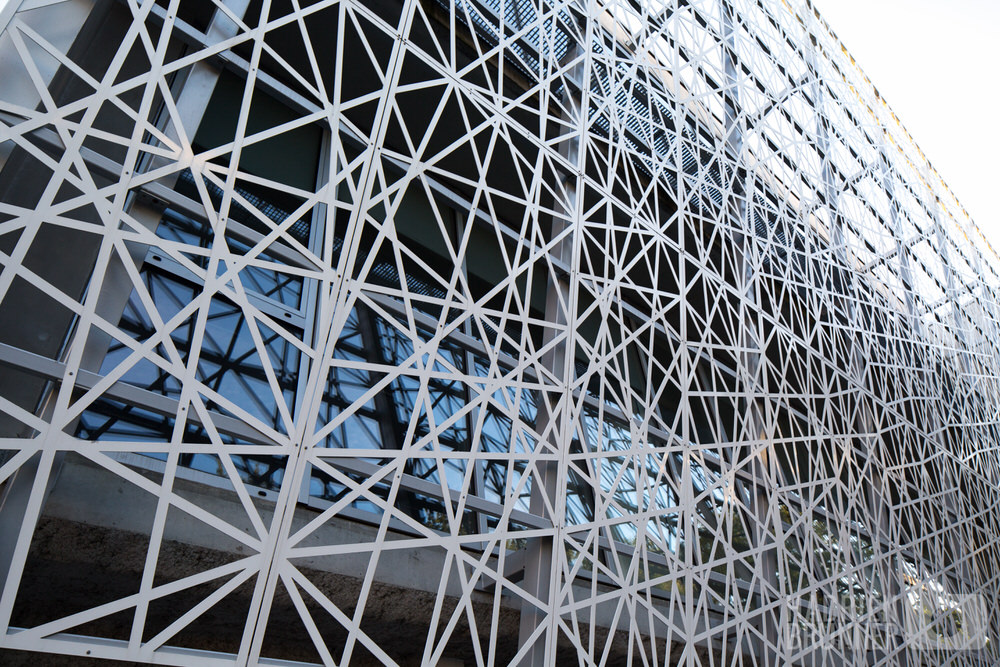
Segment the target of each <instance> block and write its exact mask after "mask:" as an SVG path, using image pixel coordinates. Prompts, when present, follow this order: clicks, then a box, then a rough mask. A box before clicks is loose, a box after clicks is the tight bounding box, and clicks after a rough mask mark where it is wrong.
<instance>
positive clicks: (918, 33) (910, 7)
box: [0, 0, 1000, 251]
mask: <svg viewBox="0 0 1000 667" xmlns="http://www.w3.org/2000/svg"><path fill="white" fill-rule="evenodd" d="M7 1H8V0H0V9H3V7H4V5H6V4H7ZM813 2H814V4H815V6H816V7H817V9H819V11H820V13H821V14H822V15H823V16H824V17H825V18H826V20H827V22H828V23H829V24H830V26H831V27H832V28H833V31H834V32H835V33H837V36H838V37H840V39H841V41H842V42H843V43H844V44H845V46H847V49H848V50H849V51H850V52H851V53H852V54H853V55H854V57H855V58H856V60H857V61H858V62H859V63H860V64H861V67H862V69H863V70H864V71H865V73H866V74H867V75H868V77H869V78H870V79H871V80H872V82H874V84H875V86H876V87H877V88H878V90H879V92H880V93H881V94H882V96H883V97H884V98H885V99H886V100H887V101H888V102H889V105H890V106H892V108H893V109H894V110H895V112H896V114H897V115H898V116H899V118H900V120H902V122H903V124H904V125H905V126H906V127H907V129H908V130H909V131H910V134H911V135H912V136H913V138H914V139H915V140H916V142H917V144H918V145H919V146H920V147H921V149H922V150H923V151H924V154H925V155H926V156H927V157H928V159H929V160H930V161H931V164H933V165H934V167H935V169H937V170H938V172H939V173H940V174H941V176H942V177H943V178H944V180H945V182H946V183H948V184H949V186H950V187H951V189H952V191H954V192H955V194H956V195H957V196H958V199H959V201H961V202H962V204H963V205H964V206H965V208H966V210H967V211H968V212H969V214H970V215H971V216H972V219H973V220H974V221H975V222H976V224H977V225H979V227H980V228H981V229H982V230H983V231H984V233H985V234H986V236H987V238H989V239H990V242H991V243H992V244H993V247H994V248H995V249H997V250H998V251H1000V212H998V208H997V206H996V204H995V202H994V200H995V199H996V198H997V195H998V192H1000V187H998V181H1000V168H998V167H997V166H996V165H997V164H998V161H1000V127H998V125H1000V123H998V122H997V120H998V119H997V108H998V105H1000V55H998V54H1000V50H998V48H1000V0H813Z"/></svg>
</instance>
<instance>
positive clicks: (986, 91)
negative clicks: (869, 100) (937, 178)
mask: <svg viewBox="0 0 1000 667" xmlns="http://www.w3.org/2000/svg"><path fill="white" fill-rule="evenodd" d="M813 5H814V6H815V7H816V9H818V10H819V13H820V14H821V15H822V16H823V17H824V18H825V19H826V21H827V23H829V24H830V27H831V28H832V29H833V32H834V33H836V34H837V36H838V37H839V38H840V41H841V42H843V44H844V46H846V47H847V50H848V51H850V52H851V54H852V55H853V56H854V59H855V60H856V61H857V62H858V64H860V65H861V69H862V70H864V72H865V74H866V75H868V78H869V79H871V81H872V83H873V84H874V85H875V87H876V88H877V89H878V91H879V93H880V94H881V95H882V97H884V98H885V100H886V102H888V104H889V106H890V107H892V109H893V111H895V112H896V115H897V116H898V117H899V119H900V121H902V123H903V125H904V126H905V127H906V129H907V130H908V131H909V132H910V135H911V136H912V137H913V139H914V140H915V141H916V142H917V145H918V146H920V148H921V150H922V151H923V152H924V155H926V156H927V159H928V160H930V162H931V164H932V165H933V166H934V168H935V169H936V170H937V172H938V173H939V174H941V177H942V178H943V179H944V181H945V183H947V184H948V186H949V187H950V188H951V190H952V192H954V193H955V196H956V197H958V200H959V201H960V202H961V203H962V205H963V206H964V207H965V210H966V211H968V212H969V215H970V216H971V218H972V220H973V221H974V222H975V223H976V225H978V226H979V228H980V229H981V230H982V231H983V233H984V234H985V236H986V238H987V239H989V241H990V243H991V245H992V246H993V248H994V250H996V251H997V252H1000V208H998V207H997V205H996V203H995V200H996V199H997V196H998V194H1000V167H998V166H997V165H998V164H1000V126H998V123H997V121H998V120H1000V119H998V116H997V111H998V107H1000V51H998V49H997V47H998V43H1000V0H813Z"/></svg>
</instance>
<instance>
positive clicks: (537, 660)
mask: <svg viewBox="0 0 1000 667" xmlns="http://www.w3.org/2000/svg"><path fill="white" fill-rule="evenodd" d="M585 53H586V48H585V46H584V45H581V44H575V45H573V46H571V47H570V48H569V51H568V52H567V53H566V55H565V56H564V58H563V63H572V62H573V61H574V59H575V60H576V63H575V64H573V65H572V66H571V67H570V68H569V71H568V72H567V74H566V75H564V76H563V77H562V81H563V83H564V87H563V91H564V92H563V95H564V101H565V103H566V106H567V107H568V109H569V118H567V120H569V121H570V122H569V123H566V124H565V125H566V126H568V127H570V128H571V129H569V131H568V136H567V137H566V138H565V139H564V140H563V141H561V142H560V143H559V147H558V151H559V154H560V155H561V156H562V157H563V158H565V160H566V162H567V163H568V164H570V165H573V166H574V167H576V166H577V165H578V163H579V160H580V157H581V138H582V134H583V131H584V130H583V125H582V123H583V121H584V120H585V118H586V115H585V110H584V109H583V108H582V105H583V101H582V98H583V91H584V86H586V85H587V84H586V78H585V77H586V67H585V65H586V58H585V57H582V56H583V54H585ZM577 178H578V174H577V172H576V171H575V170H574V171H571V172H570V173H568V174H567V175H566V176H565V178H564V179H563V181H562V184H561V185H562V189H563V193H564V197H565V208H564V210H562V211H560V214H559V215H553V219H552V237H553V238H557V237H560V236H561V237H562V238H561V240H560V241H559V242H558V243H557V244H556V245H555V248H554V250H553V255H554V257H555V259H557V260H558V261H560V262H562V263H564V264H565V265H568V266H569V267H570V270H571V271H573V270H574V269H575V264H574V261H575V260H574V250H575V243H576V238H575V237H576V233H575V231H574V229H573V228H574V227H575V219H576V216H577V215H578V209H579V195H578V193H577ZM571 281H572V275H570V276H560V275H556V274H555V272H553V275H550V276H549V282H548V285H547V289H546V294H545V321H546V322H547V323H549V325H550V326H548V327H547V328H546V330H545V334H544V336H543V339H542V346H543V347H545V348H548V352H547V353H546V354H545V355H544V356H543V359H542V364H543V366H544V367H545V368H546V369H547V370H548V371H549V372H550V373H551V374H552V376H553V377H555V378H560V379H561V380H562V386H561V393H560V395H559V397H558V399H557V400H556V401H555V404H554V405H553V406H552V407H551V408H550V406H549V405H548V403H547V402H546V400H545V397H544V396H540V397H539V401H538V416H537V422H536V431H537V433H538V434H539V436H540V437H541V438H545V439H547V441H548V443H549V445H550V449H551V451H552V452H555V453H557V454H558V457H559V458H558V459H545V460H538V461H537V462H536V464H535V467H536V474H535V477H534V479H533V480H532V485H531V496H530V501H529V504H530V508H531V513H532V514H537V515H539V516H547V517H549V518H550V519H551V520H552V524H553V535H552V536H551V537H550V536H545V537H538V538H534V539H531V540H528V544H527V546H526V553H525V561H524V563H525V565H524V588H525V590H526V591H527V592H529V593H530V594H532V595H533V596H535V597H536V598H537V599H538V600H539V602H541V604H542V605H543V606H538V605H535V604H532V603H530V602H527V601H525V602H523V603H522V605H521V618H520V626H519V629H518V646H519V649H521V650H523V649H524V648H525V646H527V645H530V648H528V650H527V653H526V654H525V656H524V658H523V659H522V660H521V662H520V663H519V664H520V665H521V666H522V667H547V666H548V665H551V664H553V663H554V660H555V641H556V637H555V636H554V634H555V622H554V618H553V615H554V613H555V611H554V609H553V607H554V600H553V593H554V591H553V590H552V589H553V586H554V581H555V580H556V577H557V574H558V573H557V571H556V569H557V568H558V564H559V559H558V556H557V553H556V550H557V549H561V548H562V539H561V535H562V532H563V530H562V529H563V525H562V524H563V523H564V522H565V518H564V517H563V514H564V511H565V508H562V511H560V508H559V507H558V506H557V503H558V502H559V499H560V498H561V497H562V496H563V495H564V493H560V490H561V489H560V487H561V486H562V487H564V486H565V484H566V479H565V468H566V465H565V461H566V458H565V457H566V454H567V453H568V450H569V445H570V442H571V440H572V436H573V425H572V423H571V417H570V416H569V412H570V408H571V405H572V400H571V399H572V395H571V394H570V391H569V383H570V378H571V377H572V374H573V372H574V371H573V360H572V357H571V355H572V328H571V327H570V325H569V323H570V318H569V316H568V312H569V311H572V310H573V300H574V298H575V294H574V291H573V288H572V285H571V284H570V282H571ZM560 329H562V330H563V331H562V332H560ZM549 508H552V509H553V510H554V512H550V510H549ZM545 624H547V625H548V626H549V629H548V631H547V632H546V631H542V632H541V633H539V631H538V628H539V626H542V625H545ZM536 635H537V636H536Z"/></svg>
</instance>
